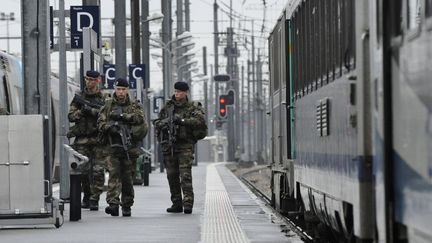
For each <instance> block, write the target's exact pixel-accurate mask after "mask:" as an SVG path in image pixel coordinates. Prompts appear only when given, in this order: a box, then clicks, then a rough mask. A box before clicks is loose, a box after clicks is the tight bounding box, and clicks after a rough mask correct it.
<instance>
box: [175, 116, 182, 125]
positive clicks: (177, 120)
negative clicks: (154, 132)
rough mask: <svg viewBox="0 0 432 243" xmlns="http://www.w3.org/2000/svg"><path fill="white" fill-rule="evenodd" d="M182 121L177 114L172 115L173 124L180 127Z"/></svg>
mask: <svg viewBox="0 0 432 243" xmlns="http://www.w3.org/2000/svg"><path fill="white" fill-rule="evenodd" d="M183 121H184V119H183V118H182V117H181V116H180V115H178V114H175V115H174V119H173V122H174V124H176V125H181V124H182V123H183Z"/></svg>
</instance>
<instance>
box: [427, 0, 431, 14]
mask: <svg viewBox="0 0 432 243" xmlns="http://www.w3.org/2000/svg"><path fill="white" fill-rule="evenodd" d="M431 16H432V0H426V18H429V17H431Z"/></svg>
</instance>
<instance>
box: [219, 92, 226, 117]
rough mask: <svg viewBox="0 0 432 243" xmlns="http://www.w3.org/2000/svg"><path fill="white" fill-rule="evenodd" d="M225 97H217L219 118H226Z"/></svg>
mask: <svg viewBox="0 0 432 243" xmlns="http://www.w3.org/2000/svg"><path fill="white" fill-rule="evenodd" d="M226 112H227V111H226V95H219V117H220V118H226V116H227V114H226Z"/></svg>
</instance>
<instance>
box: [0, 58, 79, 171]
mask: <svg viewBox="0 0 432 243" xmlns="http://www.w3.org/2000/svg"><path fill="white" fill-rule="evenodd" d="M0 81H1V85H0V107H1V108H4V109H6V110H7V111H8V113H9V114H11V115H21V114H24V81H23V70H22V64H21V60H20V59H19V58H18V57H16V56H12V55H10V54H8V53H5V52H2V51H0ZM67 82H68V86H67V92H68V102H70V101H71V100H72V98H73V95H74V93H75V92H76V91H77V90H79V89H80V87H79V84H78V83H75V82H74V81H73V80H72V79H71V78H68V80H67ZM51 104H52V109H51V114H50V117H51V119H52V124H53V140H52V141H53V148H54V149H53V154H52V161H53V171H54V173H55V174H56V175H55V179H58V172H59V171H58V169H59V144H58V142H57V141H58V140H57V138H58V134H59V128H60V124H59V122H58V119H59V117H60V116H59V79H58V76H57V75H56V74H51ZM62 112H65V111H62ZM66 112H67V111H66Z"/></svg>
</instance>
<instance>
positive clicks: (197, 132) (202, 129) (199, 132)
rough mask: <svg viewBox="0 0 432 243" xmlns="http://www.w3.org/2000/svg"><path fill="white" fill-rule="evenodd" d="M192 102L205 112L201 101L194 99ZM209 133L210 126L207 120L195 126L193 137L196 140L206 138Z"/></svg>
mask: <svg viewBox="0 0 432 243" xmlns="http://www.w3.org/2000/svg"><path fill="white" fill-rule="evenodd" d="M192 103H193V105H194V106H195V107H196V108H197V109H199V110H200V111H201V112H202V113H203V114H204V110H203V109H202V105H201V103H200V102H198V101H194V102H192ZM207 134H208V127H207V124H206V123H205V122H204V123H202V124H201V125H200V126H197V127H194V129H193V130H192V137H193V139H194V140H195V141H198V140H201V139H203V138H205V137H206V136H207Z"/></svg>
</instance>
